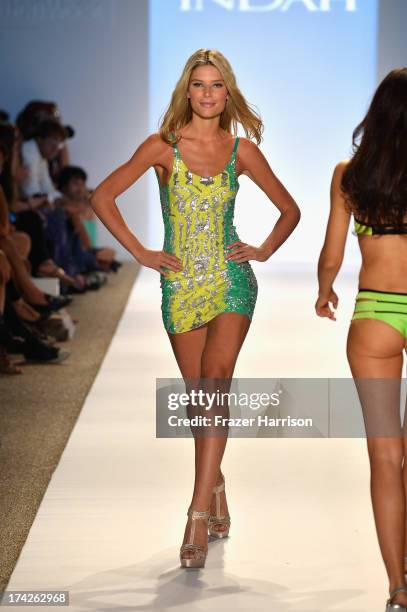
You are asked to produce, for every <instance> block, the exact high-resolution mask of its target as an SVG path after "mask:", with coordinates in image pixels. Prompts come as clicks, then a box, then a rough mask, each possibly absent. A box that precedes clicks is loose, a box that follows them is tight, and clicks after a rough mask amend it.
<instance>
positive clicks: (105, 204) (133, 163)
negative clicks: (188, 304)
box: [90, 134, 180, 276]
mask: <svg viewBox="0 0 407 612" xmlns="http://www.w3.org/2000/svg"><path fill="white" fill-rule="evenodd" d="M164 157H165V148H164V147H163V141H162V140H161V138H160V136H159V134H152V135H151V136H149V137H148V138H147V139H146V140H145V141H144V142H143V143H142V144H141V145H140V146H139V147H138V149H137V150H136V151H135V153H134V154H133V156H132V157H131V158H130V159H129V160H128V161H127V162H125V163H124V164H122V165H121V166H119V167H118V168H116V170H114V171H113V172H112V173H111V174H109V175H108V176H107V177H106V178H105V179H104V180H103V181H102V182H101V183H100V184H99V185H98V187H97V188H96V189H95V191H94V192H93V194H92V196H91V198H90V204H91V206H92V208H93V210H94V211H95V213H96V215H97V216H98V217H99V219H100V220H101V221H102V223H103V225H104V226H105V227H107V229H108V230H109V231H110V232H111V233H112V234H113V236H114V237H115V238H116V239H117V240H118V241H119V242H120V244H122V245H123V246H124V248H125V249H127V250H128V251H129V252H130V253H131V254H132V255H133V257H135V258H136V259H137V261H138V262H139V263H141V264H143V265H145V266H147V267H150V268H154V269H155V270H157V271H158V272H161V273H162V274H164V276H166V274H165V273H163V272H162V270H161V267H162V266H165V267H167V268H169V269H170V270H174V271H178V270H179V269H180V260H179V259H178V258H177V257H176V256H175V255H172V254H170V253H165V252H163V251H153V250H150V249H147V248H145V247H144V246H143V245H142V244H141V242H140V241H139V240H138V239H137V238H136V236H135V235H134V234H133V233H132V232H131V231H130V228H129V227H128V225H127V224H126V222H125V221H124V219H123V217H122V215H121V214H120V212H119V209H118V207H117V204H116V202H115V199H116V198H117V197H118V196H119V195H121V194H122V193H123V192H124V191H126V189H128V188H129V187H130V186H131V185H132V184H133V183H134V182H135V181H137V179H138V178H140V176H142V175H143V174H144V173H145V172H146V171H147V170H148V169H149V168H151V167H152V166H154V165H164Z"/></svg>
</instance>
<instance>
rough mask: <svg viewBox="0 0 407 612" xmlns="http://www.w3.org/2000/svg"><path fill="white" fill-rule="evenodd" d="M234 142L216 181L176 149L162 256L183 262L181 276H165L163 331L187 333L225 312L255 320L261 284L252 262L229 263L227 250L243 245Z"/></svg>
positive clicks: (164, 191) (163, 194)
mask: <svg viewBox="0 0 407 612" xmlns="http://www.w3.org/2000/svg"><path fill="white" fill-rule="evenodd" d="M238 144H239V138H236V141H235V146H234V148H233V152H232V156H231V158H230V160H229V162H228V164H227V165H226V168H225V169H224V170H223V171H222V172H221V173H219V174H217V175H216V176H206V177H203V176H199V175H197V174H194V173H193V172H191V171H190V170H189V169H188V168H187V166H186V165H185V164H184V162H183V161H182V158H181V155H180V152H179V149H178V147H177V145H176V144H173V145H172V146H173V150H174V162H173V169H172V173H171V176H170V180H169V183H168V185H161V183H160V179H159V176H158V173H157V172H156V175H157V179H158V184H159V187H160V200H161V209H162V215H163V220H164V229H165V235H164V245H163V250H164V251H167V252H168V253H172V254H174V255H176V256H177V257H179V258H180V260H181V261H182V266H183V268H182V270H181V271H179V272H174V271H172V270H167V269H166V271H168V274H169V276H168V277H167V278H166V277H164V276H163V275H161V281H160V285H161V290H162V303H161V312H162V317H163V322H164V326H165V329H166V330H167V331H168V332H171V333H181V332H186V331H189V330H191V329H194V328H196V327H200V326H201V325H203V324H204V323H207V322H208V321H210V320H211V319H213V318H214V317H216V316H217V315H218V314H220V313H222V312H239V313H241V314H245V315H247V316H248V317H249V319H250V320H251V318H252V316H253V311H254V307H255V304H256V298H257V280H256V277H255V275H254V272H253V269H252V267H251V265H250V263H249V262H248V261H245V262H242V263H237V262H235V261H230V260H226V259H225V255H226V254H227V253H228V249H227V248H226V246H227V245H228V244H230V243H231V242H234V241H235V240H239V236H238V235H237V232H236V228H235V226H234V225H233V216H234V206H235V198H236V194H237V192H238V189H239V183H238V180H237V176H236V171H235V166H236V150H237V146H238Z"/></svg>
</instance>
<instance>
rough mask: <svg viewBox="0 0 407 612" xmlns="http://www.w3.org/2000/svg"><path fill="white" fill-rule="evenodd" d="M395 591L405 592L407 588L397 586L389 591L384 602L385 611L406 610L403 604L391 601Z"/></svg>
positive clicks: (400, 611) (404, 611)
mask: <svg viewBox="0 0 407 612" xmlns="http://www.w3.org/2000/svg"><path fill="white" fill-rule="evenodd" d="M397 593H407V588H406V587H405V586H402V587H398V588H397V589H394V591H392V592H391V593H390V599H388V600H387V602H386V610H385V612H393V611H394V612H407V608H406V606H405V605H403V604H397V603H393V599H394V597H395V595H397Z"/></svg>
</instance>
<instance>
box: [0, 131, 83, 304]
mask: <svg viewBox="0 0 407 612" xmlns="http://www.w3.org/2000/svg"><path fill="white" fill-rule="evenodd" d="M59 128H60V126H59ZM58 132H59V133H60V131H59V130H58ZM11 133H12V137H10V134H11ZM5 138H8V140H9V147H10V146H11V152H10V151H9V154H8V156H7V155H6V159H1V158H0V170H1V172H0V183H1V184H2V185H3V187H4V191H5V193H6V198H7V200H8V204H9V209H10V210H11V211H12V212H14V213H15V215H16V219H15V221H14V224H15V227H16V228H17V229H18V230H19V231H20V232H24V233H25V234H28V236H29V237H30V241H31V248H30V252H29V261H30V264H31V273H32V275H33V276H54V277H57V278H59V279H60V281H61V283H62V291H63V292H68V291H69V289H70V288H72V289H73V290H76V289H78V290H79V291H81V290H82V288H83V285H84V282H83V279H81V278H79V279H76V278H75V277H74V276H72V275H71V274H69V272H68V273H67V271H66V270H65V269H64V265H67V266H69V264H70V262H71V259H72V257H70V255H69V250H67V248H68V247H67V244H66V243H67V238H66V233H64V232H65V223H66V217H65V215H64V213H63V211H62V210H60V209H56V206H55V205H54V204H53V203H51V202H50V200H49V195H48V194H47V192H46V191H44V192H43V193H39V192H35V193H32V192H33V191H34V190H35V189H46V188H49V189H50V190H51V194H52V195H53V196H56V194H57V192H56V190H55V188H54V186H53V184H52V181H51V180H50V178H49V175H47V172H48V170H47V165H46V162H45V158H42V157H41V154H40V153H39V152H38V151H37V154H36V153H35V152H34V153H33V151H35V147H37V145H36V144H35V142H34V141H28V142H27V143H24V145H23V146H25V147H26V154H27V164H28V165H27V166H25V167H24V166H23V165H22V164H21V162H20V159H19V152H18V147H19V144H20V139H19V136H18V132H16V130H15V129H14V126H11V125H8V126H4V125H1V126H0V141H3V142H4V140H5ZM10 143H11V144H10ZM46 148H47V145H45V149H46ZM48 148H50V147H49V143H48ZM38 156H39V157H38ZM1 162H2V163H1ZM43 162H45V165H44V163H43ZM47 177H48V178H47ZM17 180H19V182H20V183H21V184H23V185H25V186H26V189H27V191H28V195H26V197H25V198H23V197H19V190H18V184H17ZM52 195H51V197H52ZM56 258H58V261H55V259H56Z"/></svg>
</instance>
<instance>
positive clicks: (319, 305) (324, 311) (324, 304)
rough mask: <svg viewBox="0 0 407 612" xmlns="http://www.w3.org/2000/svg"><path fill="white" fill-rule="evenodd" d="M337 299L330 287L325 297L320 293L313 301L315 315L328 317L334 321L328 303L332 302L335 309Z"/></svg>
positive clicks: (334, 318) (333, 315) (333, 314)
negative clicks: (314, 301)
mask: <svg viewBox="0 0 407 612" xmlns="http://www.w3.org/2000/svg"><path fill="white" fill-rule="evenodd" d="M338 301H339V300H338V296H337V295H336V293H335V291H334V290H333V289H331V291H330V293H329V295H328V296H327V297H325V296H323V295H320V296H319V297H318V299H317V301H316V303H315V311H316V313H317V315H318V316H319V317H328V319H332V321H336V317H335V313H334V311H333V310H332V309H331V307H330V304H332V306H333V308H335V310H336V309H337V308H338Z"/></svg>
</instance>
